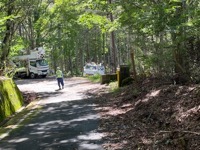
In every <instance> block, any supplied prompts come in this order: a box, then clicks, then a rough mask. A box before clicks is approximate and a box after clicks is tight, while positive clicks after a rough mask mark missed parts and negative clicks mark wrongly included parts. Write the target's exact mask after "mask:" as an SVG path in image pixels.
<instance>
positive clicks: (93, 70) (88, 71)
mask: <svg viewBox="0 0 200 150" xmlns="http://www.w3.org/2000/svg"><path fill="white" fill-rule="evenodd" d="M95 74H100V75H104V74H105V67H104V66H102V65H101V64H100V65H97V64H95V63H88V64H86V65H85V66H84V68H83V75H95Z"/></svg>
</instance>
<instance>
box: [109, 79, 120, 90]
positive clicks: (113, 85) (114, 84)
mask: <svg viewBox="0 0 200 150" xmlns="http://www.w3.org/2000/svg"><path fill="white" fill-rule="evenodd" d="M109 87H110V92H118V91H119V87H118V82H117V81H114V82H110V83H109Z"/></svg>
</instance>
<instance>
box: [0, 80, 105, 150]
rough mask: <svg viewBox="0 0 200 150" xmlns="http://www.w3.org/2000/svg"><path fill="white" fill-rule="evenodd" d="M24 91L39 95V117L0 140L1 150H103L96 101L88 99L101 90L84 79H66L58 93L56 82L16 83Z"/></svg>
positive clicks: (28, 81) (21, 81) (28, 121)
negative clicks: (88, 91)
mask: <svg viewBox="0 0 200 150" xmlns="http://www.w3.org/2000/svg"><path fill="white" fill-rule="evenodd" d="M16 83H17V85H18V87H19V88H20V90H21V91H33V92H36V93H38V95H39V96H40V100H39V101H38V104H37V105H39V106H41V109H37V113H36V114H37V115H34V116H32V117H31V119H28V120H27V121H26V123H25V124H23V125H21V126H20V124H19V126H18V128H17V129H15V130H13V131H12V132H10V133H9V135H8V136H6V137H5V138H3V139H2V140H0V150H103V148H102V144H103V139H102V138H103V133H101V131H99V130H98V126H99V123H100V122H99V121H100V116H99V114H98V113H97V112H96V111H95V108H96V107H98V104H97V103H96V101H95V99H94V98H92V97H88V96H86V95H85V92H86V91H87V90H90V89H93V88H99V85H98V84H91V83H90V82H88V81H87V80H85V79H79V78H69V79H65V89H63V90H57V88H58V87H57V83H56V81H55V80H54V79H41V80H40V79H37V80H28V79H27V80H25V81H24V80H19V81H16Z"/></svg>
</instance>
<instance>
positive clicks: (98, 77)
mask: <svg viewBox="0 0 200 150" xmlns="http://www.w3.org/2000/svg"><path fill="white" fill-rule="evenodd" d="M87 78H88V79H89V80H90V81H92V82H95V83H97V82H98V83H99V82H100V81H101V75H100V74H95V75H89V76H87Z"/></svg>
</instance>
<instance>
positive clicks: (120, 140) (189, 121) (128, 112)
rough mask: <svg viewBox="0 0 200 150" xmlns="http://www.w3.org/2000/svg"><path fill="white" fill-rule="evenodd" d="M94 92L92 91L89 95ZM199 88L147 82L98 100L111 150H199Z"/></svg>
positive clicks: (125, 88) (102, 128)
mask: <svg viewBox="0 0 200 150" xmlns="http://www.w3.org/2000/svg"><path fill="white" fill-rule="evenodd" d="M90 92H91V91H90ZM199 99H200V85H187V86H181V85H172V84H165V83H163V82H162V80H158V81H156V79H146V80H145V81H143V82H141V83H140V84H139V88H138V90H136V89H135V87H134V86H132V85H131V86H127V87H124V88H122V89H120V91H118V92H117V93H110V94H102V95H101V96H100V99H99V103H100V105H101V108H100V109H99V112H100V113H101V115H102V123H101V126H100V128H101V130H103V131H104V132H105V133H106V137H105V141H106V143H105V145H104V148H105V149H108V150H120V149H121V150H133V149H140V150H141V149H142V150H151V149H152V150H153V149H154V150H199V149H200V100H199Z"/></svg>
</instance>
